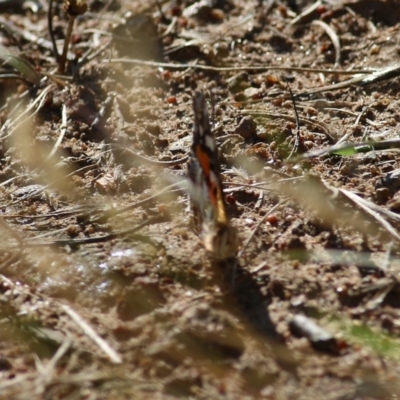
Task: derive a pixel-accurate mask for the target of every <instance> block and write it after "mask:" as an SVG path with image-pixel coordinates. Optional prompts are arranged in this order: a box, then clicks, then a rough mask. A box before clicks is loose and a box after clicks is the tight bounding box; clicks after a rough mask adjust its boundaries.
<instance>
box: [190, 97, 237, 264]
mask: <svg viewBox="0 0 400 400" xmlns="http://www.w3.org/2000/svg"><path fill="white" fill-rule="evenodd" d="M193 110H194V126H193V143H192V148H191V154H190V158H189V161H188V177H189V180H190V190H189V194H190V204H191V210H192V213H193V227H194V230H195V232H196V233H197V234H198V235H199V236H200V238H201V239H202V241H203V244H204V247H205V249H206V250H207V251H208V252H209V253H210V254H211V255H212V256H213V257H214V258H216V259H218V260H224V259H227V258H230V257H234V256H235V255H236V253H237V250H238V238H237V230H236V228H234V227H233V226H232V225H231V222H230V218H229V215H228V212H227V208H226V203H225V199H224V195H223V186H222V182H221V174H220V160H219V152H218V148H217V145H216V142H215V137H214V135H213V133H212V131H211V126H210V120H209V116H208V110H207V105H206V99H205V96H204V94H203V93H202V92H199V91H196V92H195V94H194V96H193Z"/></svg>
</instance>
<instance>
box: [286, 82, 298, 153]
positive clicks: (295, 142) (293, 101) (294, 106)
mask: <svg viewBox="0 0 400 400" xmlns="http://www.w3.org/2000/svg"><path fill="white" fill-rule="evenodd" d="M288 90H289V93H290V98H291V99H292V103H293V110H294V115H295V116H296V140H295V141H294V146H293V149H292V151H291V152H290V154H289V157H288V158H291V157H292V155H293V153H294V152H295V151H297V149H298V148H299V144H300V118H299V113H298V112H297V107H296V101H295V99H294V96H293V92H292V89H291V88H290V86H289V85H288Z"/></svg>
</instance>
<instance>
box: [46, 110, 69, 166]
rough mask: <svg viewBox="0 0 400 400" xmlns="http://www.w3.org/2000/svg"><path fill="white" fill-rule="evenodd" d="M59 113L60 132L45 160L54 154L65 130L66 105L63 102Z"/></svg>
mask: <svg viewBox="0 0 400 400" xmlns="http://www.w3.org/2000/svg"><path fill="white" fill-rule="evenodd" d="M61 115H62V117H61V118H62V120H61V121H62V122H61V128H60V130H61V132H60V135H59V136H58V139H57V141H56V142H55V143H54V146H53V148H52V149H51V151H50V153H49V155H48V156H47V160H49V159H50V158H51V157H53V156H54V154H55V153H56V151H57V149H58V148H59V147H60V145H61V143H62V141H63V139H64V136H65V133H66V132H67V107H66V106H65V104H63V105H62V111H61Z"/></svg>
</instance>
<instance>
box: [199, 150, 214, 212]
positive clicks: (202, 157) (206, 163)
mask: <svg viewBox="0 0 400 400" xmlns="http://www.w3.org/2000/svg"><path fill="white" fill-rule="evenodd" d="M196 157H197V160H198V161H199V163H200V165H201V168H202V170H203V173H204V175H205V176H206V178H207V179H208V180H209V181H210V170H211V163H210V158H209V156H208V155H207V154H206V153H205V152H204V151H203V150H202V148H201V146H196ZM210 184H211V185H212V186H211V188H209V190H208V193H209V195H210V200H211V203H212V204H214V205H215V204H216V203H217V202H218V199H217V197H216V196H215V193H214V190H212V189H214V187H215V186H214V185H213V182H211V181H210Z"/></svg>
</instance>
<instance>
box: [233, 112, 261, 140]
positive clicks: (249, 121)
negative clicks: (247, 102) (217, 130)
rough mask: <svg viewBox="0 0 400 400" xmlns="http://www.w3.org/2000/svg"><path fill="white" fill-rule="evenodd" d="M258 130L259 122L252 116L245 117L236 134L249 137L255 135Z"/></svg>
mask: <svg viewBox="0 0 400 400" xmlns="http://www.w3.org/2000/svg"><path fill="white" fill-rule="evenodd" d="M256 131H257V124H256V123H255V121H254V120H253V118H252V117H250V116H246V117H243V118H242V119H241V120H240V122H239V124H238V126H237V127H236V129H235V134H236V135H240V136H241V137H242V138H243V139H249V138H250V137H252V136H255V134H256Z"/></svg>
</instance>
